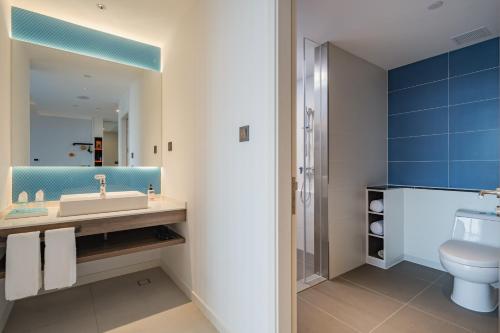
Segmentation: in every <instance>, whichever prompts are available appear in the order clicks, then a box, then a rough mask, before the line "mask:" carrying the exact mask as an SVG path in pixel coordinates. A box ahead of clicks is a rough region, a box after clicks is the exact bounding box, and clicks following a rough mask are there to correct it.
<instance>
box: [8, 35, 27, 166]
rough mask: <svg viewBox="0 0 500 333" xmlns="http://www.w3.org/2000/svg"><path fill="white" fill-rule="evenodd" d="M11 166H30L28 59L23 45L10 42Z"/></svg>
mask: <svg viewBox="0 0 500 333" xmlns="http://www.w3.org/2000/svg"><path fill="white" fill-rule="evenodd" d="M11 47H12V54H14V55H15V56H13V57H12V64H11V66H12V69H11V71H12V73H14V74H15V75H12V87H11V89H12V95H11V96H12V141H11V142H12V165H24V166H26V165H30V130H29V128H30V107H31V106H30V100H31V96H30V82H31V74H30V59H29V56H28V53H27V50H26V47H25V44H24V43H21V42H15V41H14V42H12V43H11Z"/></svg>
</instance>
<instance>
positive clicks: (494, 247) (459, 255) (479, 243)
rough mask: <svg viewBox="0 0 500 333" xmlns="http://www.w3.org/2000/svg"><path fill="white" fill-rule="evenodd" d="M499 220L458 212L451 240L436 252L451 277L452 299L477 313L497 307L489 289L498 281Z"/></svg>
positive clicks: (493, 217)
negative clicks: (452, 278)
mask: <svg viewBox="0 0 500 333" xmlns="http://www.w3.org/2000/svg"><path fill="white" fill-rule="evenodd" d="M499 222H500V218H499V217H497V216H493V215H491V214H484V213H478V212H470V211H458V212H457V215H456V218H455V225H454V228H453V237H452V240H449V241H447V242H445V243H444V244H443V245H441V247H440V248H439V257H440V259H441V263H442V265H443V267H444V268H445V269H446V270H447V271H448V272H449V273H450V274H451V275H452V276H453V277H454V280H453V293H452V295H451V299H452V301H453V302H455V303H456V304H458V305H460V306H462V307H464V308H466V309H469V310H472V311H477V312H491V311H494V310H495V309H496V308H497V306H498V293H497V291H496V290H495V289H494V288H493V287H492V286H491V285H492V284H494V283H496V282H498V280H499V261H500V223H499Z"/></svg>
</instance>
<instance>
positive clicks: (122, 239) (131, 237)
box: [0, 227, 186, 278]
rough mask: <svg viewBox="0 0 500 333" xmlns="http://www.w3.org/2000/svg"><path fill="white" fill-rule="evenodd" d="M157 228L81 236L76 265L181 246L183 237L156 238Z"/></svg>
mask: <svg viewBox="0 0 500 333" xmlns="http://www.w3.org/2000/svg"><path fill="white" fill-rule="evenodd" d="M157 228H158V227H148V228H141V229H132V230H124V231H117V232H112V233H108V234H107V239H105V238H104V235H103V234H97V235H90V236H82V237H78V238H77V239H76V247H77V263H84V262H89V261H94V260H101V259H106V258H112V257H117V256H122V255H126V254H131V253H135V252H141V251H147V250H153V249H159V248H164V247H168V246H173V245H178V244H183V243H185V242H186V240H185V239H184V237H182V236H181V235H179V234H176V233H175V232H173V231H172V230H171V229H170V232H171V233H172V234H174V236H175V238H172V239H168V240H163V239H159V238H158V237H157V236H156V229H157ZM4 277H5V257H4V258H3V259H2V260H1V261H0V278H4Z"/></svg>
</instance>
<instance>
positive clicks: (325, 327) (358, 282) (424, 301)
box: [298, 262, 498, 333]
mask: <svg viewBox="0 0 500 333" xmlns="http://www.w3.org/2000/svg"><path fill="white" fill-rule="evenodd" d="M452 284H453V280H452V278H451V277H450V275H448V274H446V273H443V272H440V271H437V270H434V269H430V268H427V267H423V266H419V265H416V264H413V263H409V262H402V263H401V264H399V265H397V266H395V267H393V268H391V269H390V270H382V269H379V268H376V267H373V266H369V265H365V266H362V267H359V268H357V269H355V270H353V271H351V272H348V273H346V274H344V275H342V276H341V277H339V278H337V279H335V280H333V281H326V282H323V283H321V284H319V285H317V286H315V287H313V288H310V289H307V290H305V291H303V292H301V293H299V295H298V332H299V333H329V332H334V333H337V332H338V333H343V332H346V333H356V332H357V333H360V332H361V333H369V332H375V333H452V332H453V333H455V332H456V333H462V332H463V333H465V332H476V333H497V332H498V312H497V311H495V312H493V313H488V314H481V313H476V312H472V311H469V310H466V309H463V308H461V307H459V306H457V305H456V304H454V303H453V302H452V301H451V300H450V298H449V296H450V294H451V290H452Z"/></svg>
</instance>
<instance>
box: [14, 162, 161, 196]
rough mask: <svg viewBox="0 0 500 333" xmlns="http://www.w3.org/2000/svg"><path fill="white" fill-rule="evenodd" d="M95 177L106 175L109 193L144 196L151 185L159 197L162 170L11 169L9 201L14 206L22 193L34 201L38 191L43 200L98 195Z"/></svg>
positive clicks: (118, 168)
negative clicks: (81, 194) (83, 194)
mask: <svg viewBox="0 0 500 333" xmlns="http://www.w3.org/2000/svg"><path fill="white" fill-rule="evenodd" d="M96 174H104V175H106V183H107V190H108V191H109V192H116V191H140V192H143V193H147V190H148V187H149V184H152V185H153V187H154V189H155V192H156V193H161V168H157V167H147V168H146V167H145V168H126V167H102V168H94V167H13V168H12V201H13V202H16V201H17V198H18V196H19V193H21V192H22V191H26V192H28V195H29V199H30V201H34V200H35V193H36V192H37V191H38V190H40V189H41V190H43V191H44V192H45V200H59V198H60V197H61V195H62V194H77V193H97V192H99V183H98V182H97V181H96V180H95V179H94V176H95V175H96Z"/></svg>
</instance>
